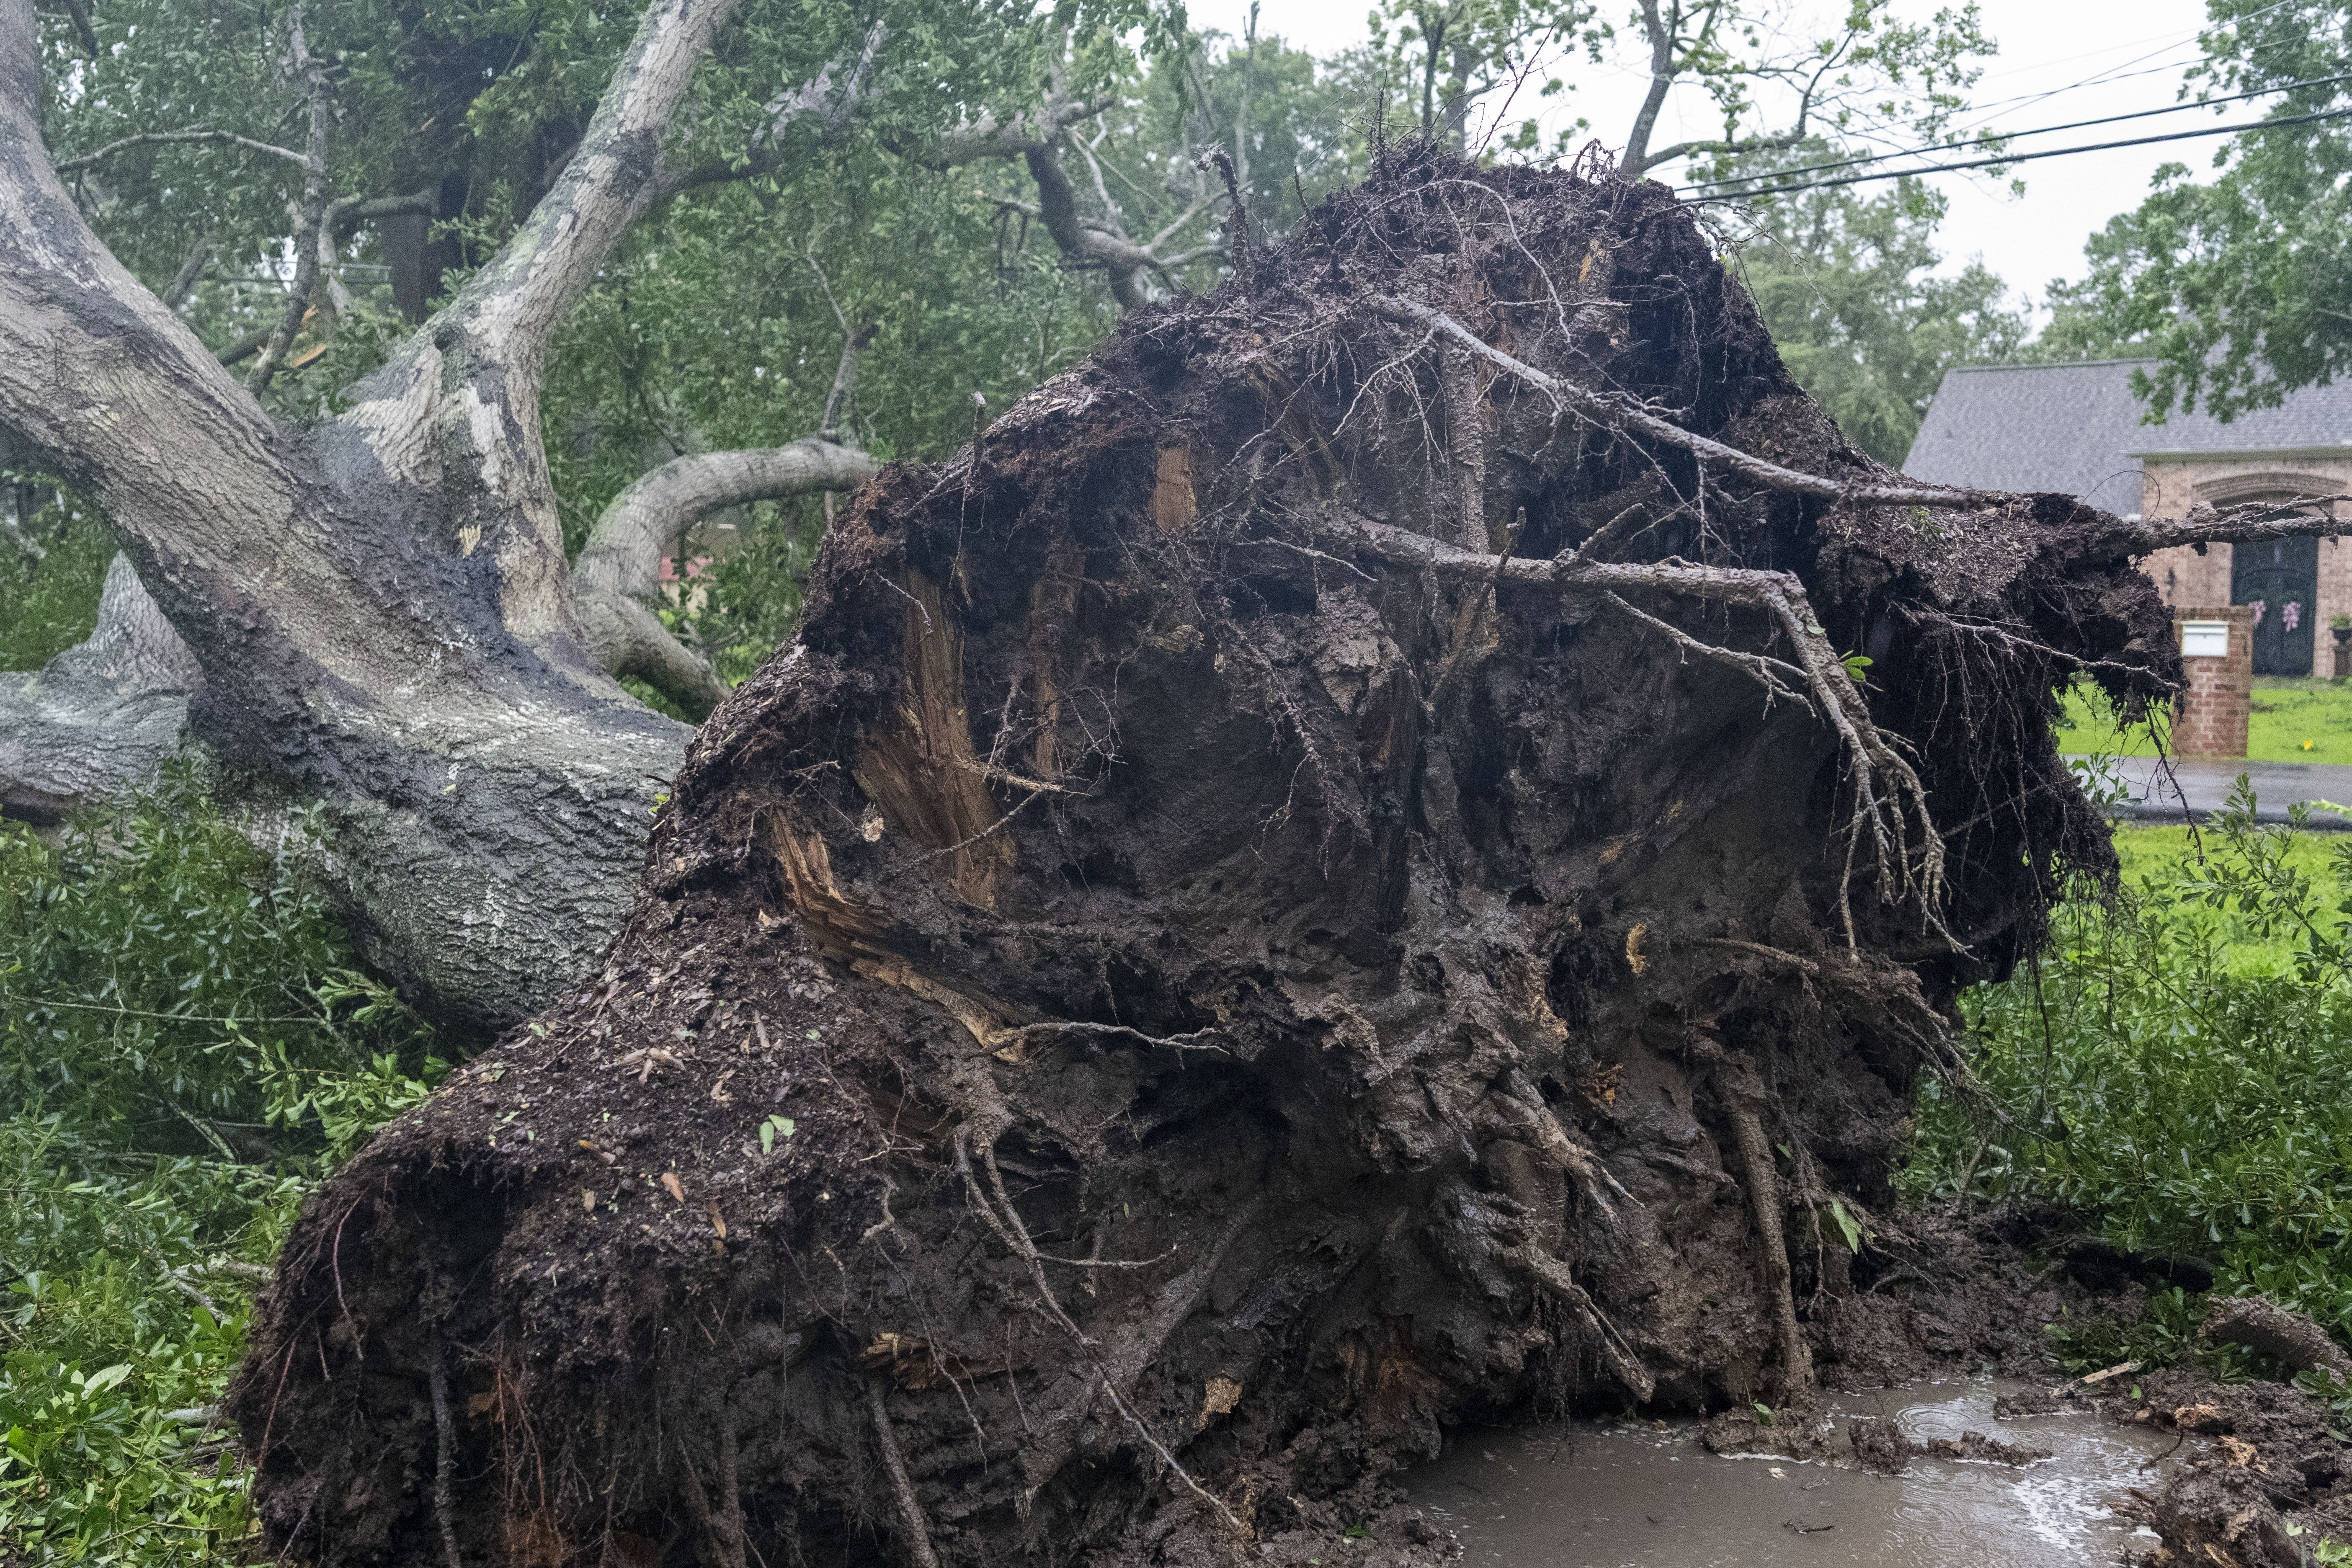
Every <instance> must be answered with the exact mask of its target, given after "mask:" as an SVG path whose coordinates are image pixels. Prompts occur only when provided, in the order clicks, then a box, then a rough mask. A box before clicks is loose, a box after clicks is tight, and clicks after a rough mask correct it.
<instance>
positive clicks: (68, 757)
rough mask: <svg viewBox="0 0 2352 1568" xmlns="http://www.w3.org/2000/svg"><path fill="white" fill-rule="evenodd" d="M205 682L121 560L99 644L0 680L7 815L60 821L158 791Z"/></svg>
mask: <svg viewBox="0 0 2352 1568" xmlns="http://www.w3.org/2000/svg"><path fill="white" fill-rule="evenodd" d="M203 680H204V677H203V674H202V673H201V672H200V671H199V670H198V669H197V668H196V661H195V659H194V658H193V657H192V656H191V655H190V654H189V652H188V650H187V648H186V647H185V646H184V644H182V643H181V641H180V639H179V637H178V635H177V634H176V633H174V632H173V630H172V626H171V623H170V622H168V621H166V620H165V619H164V618H163V612H162V611H160V610H158V609H157V608H156V607H155V602H154V600H152V599H151V598H149V597H148V596H147V590H146V589H144V588H143V587H142V586H140V584H139V574H137V573H135V572H133V571H132V570H131V562H130V560H129V559H128V558H127V557H125V556H123V555H121V554H120V553H117V554H116V556H115V557H114V563H113V564H112V565H110V566H109V567H108V568H107V571H106V587H105V589H104V590H103V591H102V592H101V593H100V596H99V602H98V626H97V628H96V629H95V630H93V631H92V632H91V633H90V635H89V638H88V639H87V640H86V641H84V642H82V643H81V644H79V646H78V647H70V648H68V649H67V650H66V651H65V652H63V653H61V654H59V655H58V657H57V658H53V659H51V660H50V661H49V662H48V664H47V666H46V667H45V668H42V669H41V670H39V671H38V672H37V673H35V674H30V675H9V674H0V806H5V807H6V808H7V810H8V811H9V812H10V813H11V814H12V815H15V816H22V817H27V818H30V819H31V820H33V821H36V822H57V821H61V820H63V819H64V817H65V816H66V815H67V814H68V812H70V811H72V810H73V809H74V808H75V807H77V806H80V805H89V804H90V803H91V802H94V801H99V800H103V799H106V798H107V797H109V796H111V795H119V794H121V792H122V791H123V790H125V789H129V788H134V787H136V786H138V785H141V784H148V783H151V782H152V780H153V779H154V777H155V775H156V772H157V770H158V769H160V768H161V767H162V766H163V761H164V759H165V758H167V757H169V756H170V755H172V754H173V752H176V751H178V750H179V749H180V747H181V745H182V743H183V742H184V739H185V736H186V733H187V723H188V697H189V694H190V693H191V692H193V691H194V690H195V689H196V688H197V687H198V686H200V685H201V684H203Z"/></svg>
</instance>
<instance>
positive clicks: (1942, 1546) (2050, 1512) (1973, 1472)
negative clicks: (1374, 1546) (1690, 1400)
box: [1407, 1380, 2197, 1568]
mask: <svg viewBox="0 0 2352 1568" xmlns="http://www.w3.org/2000/svg"><path fill="white" fill-rule="evenodd" d="M2029 1386H2032V1385H2030V1384H2023V1383H2016V1382H2011V1381H2008V1380H2001V1381H1993V1380H1978V1381H1973V1382H1952V1383H1936V1384H1912V1385H1910V1386H1908V1387H1906V1388H1893V1389H1880V1390H1875V1391H1873V1392H1871V1393H1866V1394H1824V1395H1823V1398H1822V1403H1823V1407H1824V1408H1825V1410H1826V1411H1827V1412H1828V1415H1829V1419H1830V1420H1831V1421H1832V1422H1833V1423H1834V1425H1835V1426H1836V1427H1837V1431H1836V1433H1835V1435H1834V1436H1832V1452H1833V1454H1834V1455H1835V1458H1833V1459H1832V1460H1829V1461H1818V1460H1817V1461H1813V1462H1811V1463H1799V1462H1797V1461H1794V1460H1790V1459H1777V1458H1761V1457H1755V1458H1719V1457H1717V1456H1716V1455H1713V1454H1710V1453H1708V1452H1707V1451H1706V1448H1705V1447H1702V1446H1701V1445H1700V1442H1699V1428H1698V1424H1697V1423H1696V1421H1690V1420H1677V1421H1669V1422H1666V1423H1664V1424H1663V1425H1661V1424H1657V1423H1652V1422H1643V1423H1638V1424H1620V1423H1615V1422H1609V1423H1599V1424H1596V1423H1591V1422H1584V1421H1577V1422H1570V1423H1566V1424H1563V1425H1560V1426H1542V1427H1528V1428H1522V1429H1518V1430H1514V1431H1490V1432H1480V1431H1465V1432H1461V1433H1457V1434H1455V1435H1454V1437H1453V1439H1452V1440H1451V1441H1450V1442H1449V1444H1448V1446H1447V1448H1446V1452H1445V1454H1444V1457H1443V1458H1439V1459H1437V1460H1436V1461H1435V1462H1434V1463H1432V1464H1430V1465H1427V1466H1424V1467H1423V1468H1421V1469H1419V1470H1417V1471H1415V1472H1414V1473H1413V1474H1412V1476H1411V1477H1409V1478H1408V1479H1407V1484H1408V1486H1409V1489H1411V1491H1412V1498H1413V1500H1414V1501H1415V1502H1416V1503H1418V1504H1420V1505H1421V1506H1422V1507H1423V1508H1425V1509H1427V1510H1429V1513H1430V1517H1431V1518H1432V1520H1433V1521H1435V1522H1436V1523H1437V1524H1438V1525H1439V1526H1440V1527H1441V1528H1443V1529H1445V1530H1449V1531H1453V1532H1454V1534H1455V1535H1456V1536H1457V1537H1458V1538H1459V1539H1460V1541H1461V1542H1462V1544H1463V1547H1464V1549H1465V1555H1464V1557H1463V1562H1464V1563H1465V1564H1504V1563H1507V1564H1510V1565H1511V1568H1735V1565H1736V1568H1830V1565H1832V1564H1836V1565H1839V1568H1844V1565H1846V1564H1854V1563H1869V1564H1874V1565H1877V1568H1931V1565H1932V1568H1954V1565H1957V1564H1962V1563H1965V1564H1968V1565H1969V1568H2010V1565H2011V1564H2014V1565H2016V1568H2053V1565H2056V1564H2074V1563H2085V1564H2088V1563H2115V1562H2116V1561H2117V1559H2118V1558H2119V1557H2120V1556H2121V1555H2122V1553H2123V1552H2125V1551H2126V1550H2135V1551H2136V1550H2139V1549H2143V1548H2147V1547H2152V1546H2154V1545H2155V1544H2156V1538H2155V1536H2154V1535H2153V1534H2151V1533H2149V1532H2147V1531H2143V1530H2138V1529H2137V1528H2136V1527H2135V1526H2133V1525H2132V1524H2131V1523H2130V1522H2129V1521H2125V1520H2122V1519H2119V1518H2117V1517H2116V1514H2115V1511H2114V1509H2113V1506H2112V1505H2113V1504H2115V1503H2116V1502H2117V1501H2120V1500H2122V1499H2123V1495H2124V1492H2125V1489H2126V1488H2130V1487H2135V1486H2137V1487H2140V1488H2143V1489H2154V1485H2155V1483H2156V1481H2157V1480H2158V1479H2159V1478H2160V1477H2162V1476H2163V1475H2165V1474H2167V1473H2168V1472H2169V1471H2170V1469H2171V1468H2173V1467H2174V1466H2175V1465H2178V1464H2179V1463H2181V1462H2182V1461H2183V1460H2185V1459H2187V1458H2189V1457H2190V1449H2191V1448H2193V1447H2196V1446H2197V1445H2196V1444H2195V1442H2194V1441H2193V1440H2192V1442H2191V1443H2190V1444H2189V1447H2183V1448H2181V1449H2180V1450H2179V1452H2178V1453H2176V1454H2175V1455H2174V1456H2173V1457H2172V1458H2170V1459H2168V1460H2162V1461H2159V1463H2158V1464H2157V1465H2150V1464H2149V1463H2148V1461H2149V1460H2151V1459H2155V1458H2157V1456H2158V1455H2161V1454H2163V1453H2164V1452H2165V1451H2166V1450H2167V1449H2168V1448H2171V1447H2173V1439H2172V1438H2171V1437H2170V1436H2161V1435H2152V1434H2149V1433H2147V1432H2144V1431H2139V1430H2134V1429H2126V1428H2121V1427H2116V1426H2111V1425H2109V1424H2108V1423H2107V1422H2106V1421H2105V1420H2104V1419H2102V1418H2100V1417H2098V1416H2096V1415H2088V1414H2079V1413H2070V1414H2066V1415H2037V1416H2030V1417H2027V1418H2025V1419H2022V1420H2014V1421H1996V1420H1994V1419H1993V1413H1992V1403H1993V1399H1994V1397H1995V1396H1996V1395H1997V1394H2005V1393H2011V1392H2015V1391H2017V1390H2019V1389H2022V1388H2026V1387H2029ZM1870 1415H1878V1416H1887V1415H1891V1416H1894V1417H1895V1419H1896V1420H1897V1421H1898V1422H1899V1423H1900V1424H1901V1426H1902V1427H1903V1429H1904V1430H1905V1432H1906V1433H1907V1434H1908V1435H1909V1436H1911V1437H1912V1438H1913V1439H1914V1440H1915V1441H1920V1442H1925V1441H1927V1440H1930V1439H1933V1438H1937V1437H1958V1436H1959V1435H1960V1434H1961V1433H1962V1432H1963V1431H1971V1430H1972V1431H1978V1432H1982V1433H1986V1434H1988V1435H1990V1436H1997V1437H2001V1438H2005V1439H2008V1440H2010V1441H2011V1442H2021V1443H2029V1444H2031V1445H2032V1446H2033V1447H2038V1448H2046V1449H2049V1450H2050V1452H2051V1455H2052V1457H2051V1458H2048V1459H2046V1460H2043V1461H2042V1462H2040V1463H2038V1464H2034V1465H2032V1466H2030V1467H2027V1468H2023V1469H2019V1468H2012V1467H2010V1466H2006V1465H1996V1464H1985V1463H1971V1462H1964V1461H1959V1460H1953V1459H1936V1458H1925V1457H1917V1458H1913V1459H1912V1460H1911V1463H1910V1467H1909V1468H1908V1469H1907V1470H1906V1472H1905V1473H1904V1474H1902V1475H1900V1476H1881V1475H1874V1474H1871V1473H1870V1472H1868V1471H1865V1470H1863V1469H1860V1468H1855V1466H1854V1463H1853V1450H1852V1447H1851V1446H1850V1445H1849V1444H1848V1442H1847V1440H1846V1436H1845V1426H1846V1423H1847V1422H1848V1421H1849V1420H1850V1419H1852V1418H1853V1417H1855V1416H1870Z"/></svg>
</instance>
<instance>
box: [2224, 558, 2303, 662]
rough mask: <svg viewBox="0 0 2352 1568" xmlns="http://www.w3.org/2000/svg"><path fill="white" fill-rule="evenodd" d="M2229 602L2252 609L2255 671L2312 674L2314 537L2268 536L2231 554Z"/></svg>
mask: <svg viewBox="0 0 2352 1568" xmlns="http://www.w3.org/2000/svg"><path fill="white" fill-rule="evenodd" d="M2230 602H2231V604H2233V605H2252V606H2253V607H2254V673H2255V674H2256V675H2309V674H2310V673H2311V634H2312V621H2313V620H2314V618H2315V617H2314V616H2313V615H2312V606H2313V605H2316V604H2317V603H2318V602H2319V541H2318V540H2316V539H2273V540H2268V541H2265V542H2263V543H2260V544H2240V545H2236V546H2233V547H2232V548H2231V552H2230Z"/></svg>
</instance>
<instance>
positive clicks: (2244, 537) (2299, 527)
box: [2094, 494, 2352, 556]
mask: <svg viewBox="0 0 2352 1568" xmlns="http://www.w3.org/2000/svg"><path fill="white" fill-rule="evenodd" d="M2347 500H2352V495H2341V494H2339V495H2309V496H2296V497H2294V498H2292V499H2291V500H2266V501H2248V502H2245V503H2243V504H2242V505H2239V506H2231V507H2222V508H2221V509H2219V510H2216V509H2214V508H2211V507H2197V508H2191V509H2190V510H2189V515H2188V516H2187V517H2147V518H2116V519H2115V520H2114V521H2112V522H2111V523H2109V524H2108V525H2107V526H2106V527H2105V528H2103V529H2102V530H2101V531H2099V532H2098V533H2097V534H2096V535H2095V536H2094V537H2095V542H2096V543H2097V544H2099V545H2103V546H2105V547H2106V548H2109V549H2113V550H2115V551H2117V552H2123V553H2127V554H2131V555H2135V556H2138V555H2147V554H2150V553H2152V552H2156V551H2158V550H2167V549H2169V548H2171V547H2172V546H2174V545H2177V544H2255V543H2260V542H2262V541H2263V540H2266V539H2305V538H2308V537H2310V536H2311V535H2313V534H2320V535H2323V536H2328V535H2334V534H2337V533H2342V532H2346V531H2352V524H2347V522H2346V521H2345V520H2344V519H2341V518H2336V517H2331V516H2328V515H2327V514H2326V513H2325V512H2319V513H2314V512H2311V511H2308V510H2299V509H2302V508H2308V507H2333V506H2335V505H2336V504H2337V503H2339V502H2342V501H2347Z"/></svg>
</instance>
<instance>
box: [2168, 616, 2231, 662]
mask: <svg viewBox="0 0 2352 1568" xmlns="http://www.w3.org/2000/svg"><path fill="white" fill-rule="evenodd" d="M2180 657H2181V658H2229V657H2230V623H2229V622H2227V621H2183V622H2181V623H2180Z"/></svg>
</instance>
